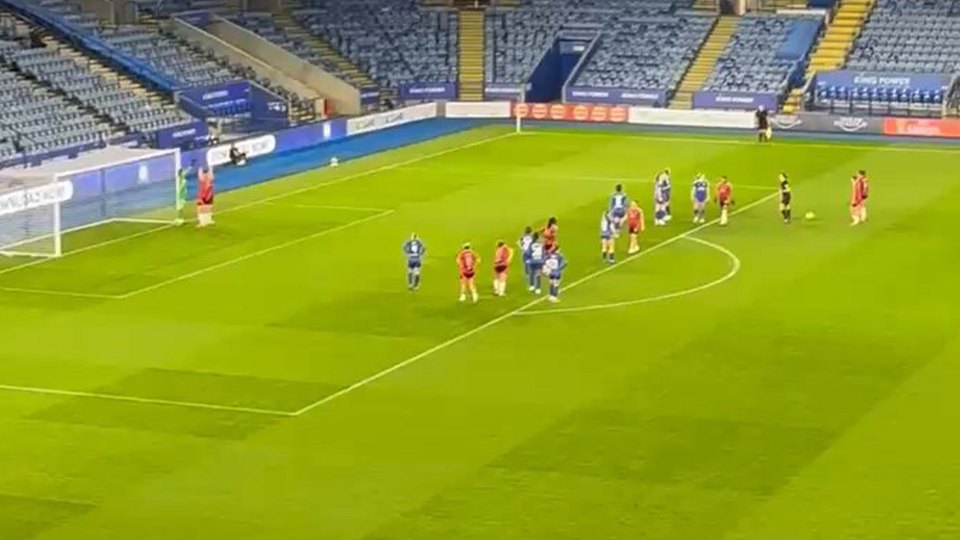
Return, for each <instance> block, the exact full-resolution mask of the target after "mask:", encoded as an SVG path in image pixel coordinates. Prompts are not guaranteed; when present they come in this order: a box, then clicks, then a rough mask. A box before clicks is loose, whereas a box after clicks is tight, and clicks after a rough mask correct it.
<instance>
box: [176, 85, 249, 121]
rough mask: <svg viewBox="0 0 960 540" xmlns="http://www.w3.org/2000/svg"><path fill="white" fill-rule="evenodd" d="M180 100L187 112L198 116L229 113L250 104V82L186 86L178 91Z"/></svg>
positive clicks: (245, 107)
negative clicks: (195, 86) (186, 87)
mask: <svg viewBox="0 0 960 540" xmlns="http://www.w3.org/2000/svg"><path fill="white" fill-rule="evenodd" d="M180 101H181V104H182V105H183V108H184V109H185V110H186V111H187V112H189V113H190V114H193V115H194V116H197V117H198V118H206V117H208V116H217V115H221V114H231V113H233V112H236V111H240V110H244V109H247V108H248V107H249V106H250V82H249V81H234V82H230V83H225V84H216V85H213V86H201V87H198V88H188V89H186V90H183V91H181V92H180Z"/></svg>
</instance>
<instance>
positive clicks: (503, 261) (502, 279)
mask: <svg viewBox="0 0 960 540" xmlns="http://www.w3.org/2000/svg"><path fill="white" fill-rule="evenodd" d="M512 260H513V250H512V249H510V246H508V245H507V244H506V243H505V242H503V241H502V240H501V241H499V242H497V250H496V252H494V254H493V294H495V295H496V296H505V295H506V294H507V270H509V269H510V261H512Z"/></svg>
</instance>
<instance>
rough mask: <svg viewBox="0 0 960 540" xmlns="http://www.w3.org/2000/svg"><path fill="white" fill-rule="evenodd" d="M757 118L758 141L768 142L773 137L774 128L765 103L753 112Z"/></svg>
mask: <svg viewBox="0 0 960 540" xmlns="http://www.w3.org/2000/svg"><path fill="white" fill-rule="evenodd" d="M753 116H754V118H756V120H757V141H758V142H762V143H763V142H768V141H770V139H771V138H773V128H771V127H770V115H769V113H768V112H767V109H766V108H764V106H763V105H761V106H759V107H757V112H755V113H753Z"/></svg>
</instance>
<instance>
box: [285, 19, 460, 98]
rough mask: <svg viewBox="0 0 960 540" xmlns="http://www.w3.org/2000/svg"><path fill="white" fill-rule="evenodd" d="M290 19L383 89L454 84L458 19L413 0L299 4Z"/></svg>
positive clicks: (456, 71)
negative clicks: (428, 84)
mask: <svg viewBox="0 0 960 540" xmlns="http://www.w3.org/2000/svg"><path fill="white" fill-rule="evenodd" d="M299 5H300V7H299V8H298V9H295V10H294V11H293V12H292V14H293V18H294V19H295V20H296V21H297V22H298V23H299V24H300V25H301V26H302V27H303V28H305V29H306V30H308V31H309V32H310V33H311V34H313V35H315V36H317V37H319V38H321V39H322V40H323V41H325V42H326V43H329V44H330V45H331V46H332V48H333V49H335V50H336V51H337V52H338V53H339V54H341V55H342V56H344V57H345V58H347V59H349V60H350V62H351V63H353V64H354V65H356V66H358V67H359V68H360V69H362V70H363V71H365V72H366V73H367V74H369V76H370V77H371V78H372V79H373V80H374V81H375V82H376V83H377V84H378V85H379V86H380V87H382V88H391V89H396V88H399V87H400V86H401V85H404V84H410V83H415V82H416V83H441V82H442V83H447V82H456V81H457V73H458V69H457V60H458V18H457V14H456V12H454V11H448V10H439V11H437V10H427V9H423V8H422V7H421V6H420V4H419V1H418V0H362V1H358V2H340V1H337V0H302V1H301V2H300V4H299Z"/></svg>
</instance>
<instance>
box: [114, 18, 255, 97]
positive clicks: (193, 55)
mask: <svg viewBox="0 0 960 540" xmlns="http://www.w3.org/2000/svg"><path fill="white" fill-rule="evenodd" d="M99 33H100V36H101V37H102V38H103V39H104V40H105V41H106V42H107V43H109V44H110V45H112V46H114V47H116V48H118V49H120V50H122V51H124V52H126V53H128V54H131V55H133V56H136V57H138V58H141V59H143V60H146V61H147V62H149V63H150V64H151V65H152V66H153V67H154V68H156V69H157V70H158V71H160V72H162V73H164V74H165V75H167V76H169V77H171V78H173V79H175V80H178V81H180V82H181V83H182V84H183V85H185V86H207V85H213V84H221V83H226V82H230V81H235V80H237V79H239V78H242V77H240V76H238V74H237V73H235V72H234V71H233V70H231V69H230V68H228V67H226V66H224V65H222V64H220V63H219V62H217V61H216V59H214V58H213V57H211V56H208V55H206V54H205V53H203V52H200V51H197V50H196V49H194V48H192V47H190V46H188V45H186V44H185V43H183V42H182V41H180V40H178V39H176V38H173V37H170V36H167V35H165V34H161V33H160V32H157V31H156V30H152V29H148V28H145V27H142V26H120V27H117V28H103V29H100V30H99Z"/></svg>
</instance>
